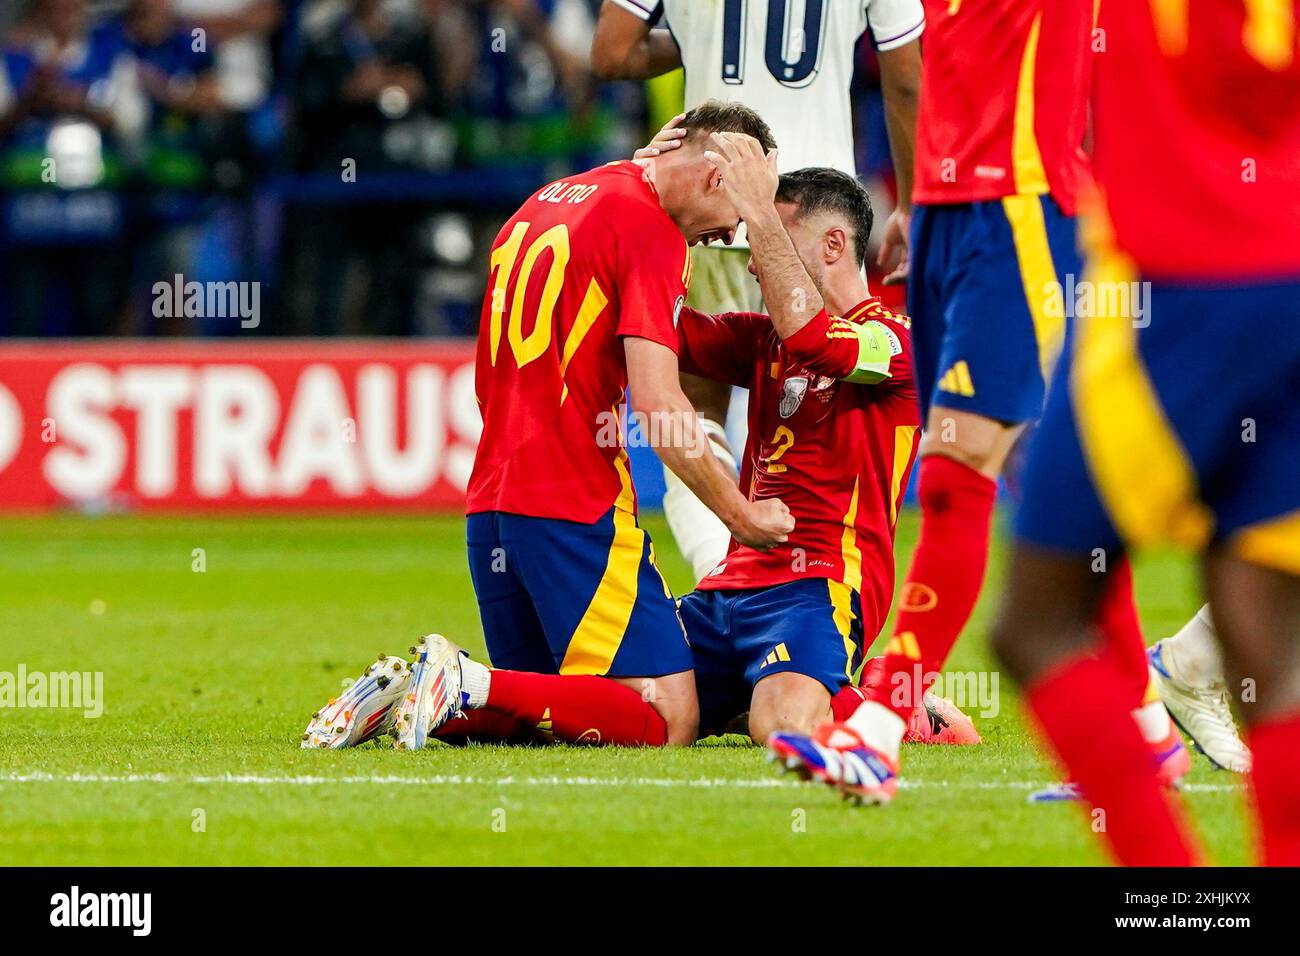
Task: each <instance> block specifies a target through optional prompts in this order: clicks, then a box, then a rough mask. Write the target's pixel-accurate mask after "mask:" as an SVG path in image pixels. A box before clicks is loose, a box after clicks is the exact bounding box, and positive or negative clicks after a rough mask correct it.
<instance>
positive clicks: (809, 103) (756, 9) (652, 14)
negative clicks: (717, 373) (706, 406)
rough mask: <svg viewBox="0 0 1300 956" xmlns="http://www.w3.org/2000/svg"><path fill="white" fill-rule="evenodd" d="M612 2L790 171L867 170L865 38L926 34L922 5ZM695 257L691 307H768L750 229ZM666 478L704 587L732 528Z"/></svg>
mask: <svg viewBox="0 0 1300 956" xmlns="http://www.w3.org/2000/svg"><path fill="white" fill-rule="evenodd" d="M613 2H615V3H617V4H618V5H619V6H620V7H622V8H623V9H625V10H627V11H629V12H630V13H633V14H635V15H636V16H638V17H640V18H641V19H642V20H645V21H646V22H647V23H649V24H651V25H652V26H665V27H667V28H668V29H669V30H670V31H671V32H672V36H673V39H674V40H675V41H676V42H677V47H678V49H680V50H681V58H682V65H683V67H684V68H685V71H686V104H685V105H686V108H687V109H690V108H691V107H693V106H696V105H698V104H699V103H702V102H704V101H705V100H709V99H718V100H735V101H738V102H741V103H744V104H745V105H746V106H748V107H750V108H752V109H754V110H756V111H757V112H758V114H759V115H760V116H761V117H763V119H764V120H766V121H767V125H768V126H769V127H771V129H772V135H773V136H774V137H775V138H776V144H777V147H778V148H779V149H780V154H779V156H778V163H779V166H780V170H781V172H783V173H784V172H791V171H793V170H796V169H802V168H803V167H805V166H833V167H834V168H836V169H839V170H841V171H843V172H846V173H848V174H849V175H850V176H854V175H856V174H857V170H856V168H855V165H856V164H855V162H854V150H853V104H852V102H851V101H850V98H849V85H850V84H851V83H852V81H853V67H854V55H853V54H854V49H855V47H856V46H857V43H858V40H859V38H860V37H861V36H862V35H863V34H864V33H869V34H870V36H871V39H872V41H873V42H874V44H875V47H876V49H877V50H881V51H885V50H893V49H895V48H897V47H900V46H903V45H904V44H907V43H910V42H912V41H913V40H915V39H917V38H918V37H919V36H920V35H921V32H922V31H923V30H924V29H925V12H924V9H923V8H922V6H921V0H613ZM691 258H692V261H693V266H692V271H691V287H690V290H689V292H688V294H687V300H686V301H687V303H688V304H689V305H691V306H692V307H693V308H696V309H699V310H701V311H704V312H713V313H720V312H761V311H763V298H762V295H761V293H760V292H759V288H758V283H757V282H756V281H755V280H754V277H753V276H751V275H749V273H748V265H749V249H748V245H747V243H746V242H745V234H744V227H743V225H742V227H741V230H740V232H739V234H738V235H737V237H736V241H735V242H734V243H733V244H732V245H731V246H730V247H727V246H721V245H712V246H697V247H695V248H693V249H692V250H691ZM734 410H735V407H734V403H733V412H734ZM729 417H730V418H732V419H736V418H737V416H736V415H734V414H733V415H731V416H729ZM734 424H735V426H737V427H733V429H731V430H732V431H733V435H734V437H737V438H743V436H741V435H738V434H735V433H736V432H739V431H741V430H742V428H743V419H742V420H741V421H737V422H735V423H734ZM707 427H710V428H711V429H712V430H714V431H716V432H720V431H721V428H720V427H717V426H711V425H710V426H707ZM741 444H743V440H742V441H741ZM737 447H739V445H738V446H737ZM714 450H715V452H717V453H718V456H719V458H721V459H722V460H723V461H724V462H725V463H726V464H728V465H730V466H731V467H733V468H734V467H735V459H734V457H732V455H731V454H730V452H729V451H728V450H726V449H725V448H724V447H719V446H717V445H716V444H715V447H714ZM664 480H665V482H666V485H667V491H666V493H665V495H664V513H665V515H666V517H667V519H668V525H669V527H670V528H671V530H672V532H673V537H674V538H676V540H677V546H678V548H679V550H680V551H681V552H682V554H683V556H684V557H685V558H686V559H687V560H688V561H689V562H690V563H691V566H692V569H693V570H694V572H695V579H696V580H697V581H698V580H699V579H700V578H702V577H703V576H704V575H705V574H707V573H708V572H709V571H711V570H712V569H713V568H714V566H716V564H717V563H718V561H720V560H721V559H722V558H723V557H724V555H725V554H726V550H727V545H728V542H729V541H730V537H731V535H730V532H728V531H727V529H726V527H725V526H724V525H723V524H722V522H721V521H720V520H719V519H718V517H717V516H716V515H714V514H713V512H711V511H709V510H708V508H706V507H705V506H704V505H703V504H702V503H701V502H700V501H699V500H698V499H697V498H696V497H695V496H694V494H692V493H691V491H690V489H689V488H687V487H686V486H685V485H684V484H682V482H681V480H680V479H678V478H677V476H676V475H674V474H673V473H672V472H671V471H670V470H669V469H667V468H665V469H664Z"/></svg>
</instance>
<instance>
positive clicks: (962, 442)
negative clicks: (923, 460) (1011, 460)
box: [920, 407, 1024, 476]
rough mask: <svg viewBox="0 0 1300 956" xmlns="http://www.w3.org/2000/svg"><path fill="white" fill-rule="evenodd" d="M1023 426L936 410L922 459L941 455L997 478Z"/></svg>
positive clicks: (922, 446) (928, 426) (932, 412)
mask: <svg viewBox="0 0 1300 956" xmlns="http://www.w3.org/2000/svg"><path fill="white" fill-rule="evenodd" d="M1023 430H1024V428H1023V426H1021V425H1011V424H1007V423H1005V422H999V421H996V420H994V419H991V418H985V417H984V416H983V415H976V414H974V413H973V412H961V411H957V410H956V409H951V408H941V407H939V408H934V409H931V411H930V416H929V420H928V424H927V426H926V429H925V432H924V434H923V436H922V438H921V448H920V453H921V456H922V457H929V456H931V455H942V456H943V457H945V458H951V459H952V460H953V461H956V462H959V463H960V464H963V465H965V466H966V467H967V468H970V469H972V470H974V471H978V472H980V473H981V474H985V475H990V476H993V475H997V474H998V473H999V472H1000V471H1001V470H1002V466H1003V465H1004V464H1005V463H1006V459H1007V455H1008V454H1010V452H1011V449H1012V447H1013V446H1014V445H1015V442H1016V438H1017V437H1019V435H1020V433H1021V432H1022V431H1023Z"/></svg>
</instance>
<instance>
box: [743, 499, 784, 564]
mask: <svg viewBox="0 0 1300 956" xmlns="http://www.w3.org/2000/svg"><path fill="white" fill-rule="evenodd" d="M792 531H794V515H792V514H790V509H789V508H787V507H786V505H785V502H784V501H782V500H781V499H780V498H764V499H762V500H760V501H751V502H749V503H748V507H747V508H746V509H745V511H744V512H743V513H742V515H741V518H740V520H739V521H737V522H736V524H735V526H733V527H732V528H731V533H732V534H733V535H734V536H735V538H736V540H737V541H739V542H740V543H741V544H744V545H748V546H749V547H751V548H756V549H757V550H759V551H769V550H771V549H772V548H775V547H776V546H777V545H778V544H785V542H787V541H789V540H790V533H791V532H792Z"/></svg>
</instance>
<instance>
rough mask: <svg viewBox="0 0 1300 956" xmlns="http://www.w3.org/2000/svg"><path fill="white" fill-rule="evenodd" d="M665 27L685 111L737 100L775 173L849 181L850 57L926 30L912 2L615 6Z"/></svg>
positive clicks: (668, 0)
mask: <svg viewBox="0 0 1300 956" xmlns="http://www.w3.org/2000/svg"><path fill="white" fill-rule="evenodd" d="M614 2H615V3H617V4H618V5H619V6H621V7H623V8H624V9H626V10H628V11H630V12H631V13H634V14H636V15H637V16H639V17H641V18H642V19H643V20H646V21H647V22H649V23H651V24H653V25H660V26H666V27H668V29H669V30H671V31H672V35H673V39H674V40H676V41H677V46H678V48H679V49H680V50H681V52H682V65H683V66H684V67H685V68H686V107H687V109H689V108H690V107H692V106H695V105H696V104H698V103H702V102H704V101H705V100H708V99H719V100H739V101H740V102H741V103H744V104H745V105H746V106H749V107H751V108H753V109H755V110H757V111H758V114H759V115H760V116H762V117H763V119H765V120H767V125H768V126H770V127H771V128H772V133H773V135H774V136H775V137H776V143H777V146H779V147H780V150H781V154H780V165H781V172H783V173H784V172H790V171H791V170H795V169H802V168H803V167H804V166H834V167H835V168H836V169H839V170H843V171H844V172H846V173H848V174H849V175H854V174H855V172H856V170H855V169H854V162H853V110H852V104H851V103H850V102H849V84H850V82H852V80H853V66H854V57H853V51H854V47H855V46H856V45H857V42H858V38H859V37H861V36H862V34H863V33H866V32H870V34H871V38H872V40H873V42H874V43H875V47H876V49H877V50H882V51H883V50H892V49H895V48H896V47H900V46H903V45H904V44H906V43H910V42H911V41H913V40H915V39H916V38H917V37H919V36H920V35H921V31H922V30H923V29H924V28H925V13H924V10H923V9H922V6H921V0H614Z"/></svg>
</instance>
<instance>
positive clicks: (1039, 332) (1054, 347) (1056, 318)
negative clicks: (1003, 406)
mask: <svg viewBox="0 0 1300 956" xmlns="http://www.w3.org/2000/svg"><path fill="white" fill-rule="evenodd" d="M1002 211H1003V212H1004V213H1005V214H1006V217H1007V222H1008V223H1009V224H1010V225H1011V241H1012V242H1013V243H1014V244H1015V247H1016V262H1017V263H1018V264H1019V266H1020V283H1021V286H1022V287H1023V288H1024V291H1025V304H1026V305H1028V306H1029V315H1030V318H1032V319H1033V322H1034V338H1035V339H1036V340H1037V341H1038V366H1039V368H1040V369H1041V370H1042V373H1043V384H1044V385H1046V384H1047V383H1048V382H1049V381H1050V380H1051V377H1052V367H1053V366H1054V365H1055V364H1056V359H1057V357H1058V356H1059V355H1060V353H1061V341H1062V340H1063V339H1064V338H1065V303H1064V299H1063V294H1062V291H1061V283H1060V281H1059V279H1058V278H1057V275H1056V265H1055V264H1054V263H1053V262H1052V248H1051V246H1050V245H1049V244H1048V241H1047V223H1046V222H1045V221H1044V219H1043V201H1042V199H1041V198H1040V197H1038V196H1003V197H1002Z"/></svg>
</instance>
